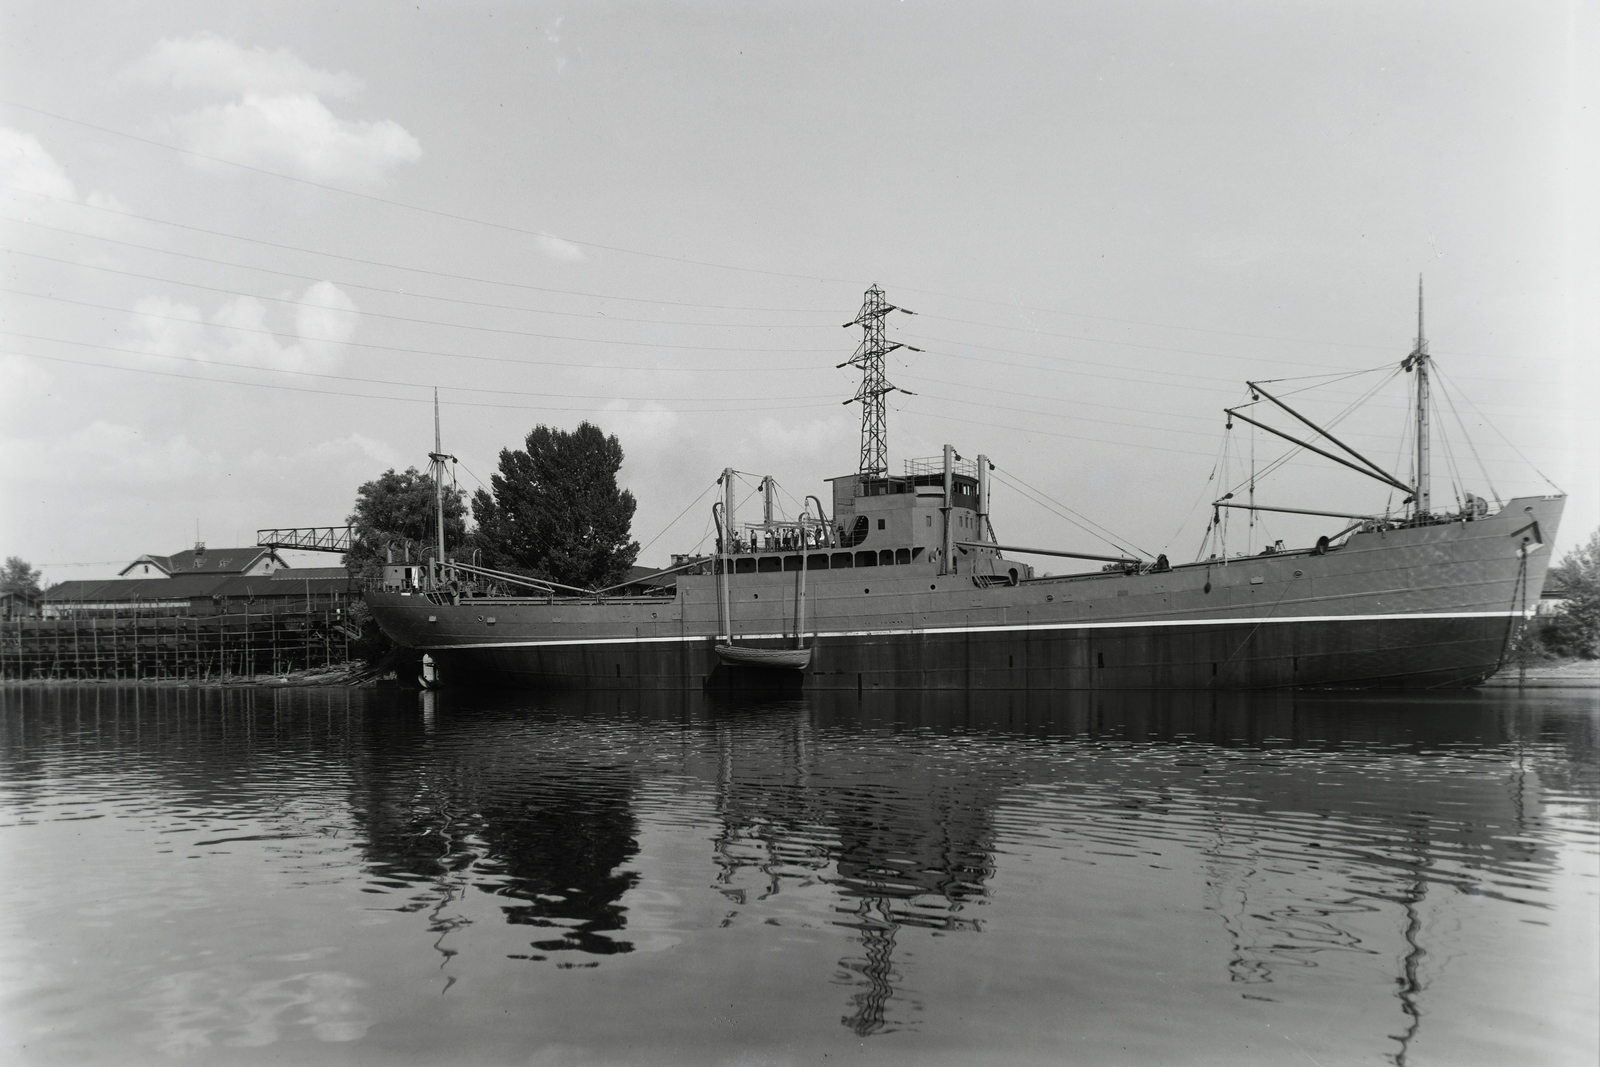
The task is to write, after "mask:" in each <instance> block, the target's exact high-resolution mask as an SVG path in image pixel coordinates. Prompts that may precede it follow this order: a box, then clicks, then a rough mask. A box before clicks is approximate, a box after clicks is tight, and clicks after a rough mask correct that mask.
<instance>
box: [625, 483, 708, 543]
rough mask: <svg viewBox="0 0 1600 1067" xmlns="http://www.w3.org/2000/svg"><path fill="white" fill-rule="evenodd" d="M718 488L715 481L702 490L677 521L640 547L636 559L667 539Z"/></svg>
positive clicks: (680, 513)
mask: <svg viewBox="0 0 1600 1067" xmlns="http://www.w3.org/2000/svg"><path fill="white" fill-rule="evenodd" d="M716 487H717V483H716V482H715V481H713V482H712V483H711V484H710V485H708V486H706V487H705V488H704V489H702V490H700V495H699V496H697V497H695V498H694V499H693V500H691V501H689V506H688V507H686V508H684V509H683V510H682V511H680V512H678V517H677V518H676V519H673V520H672V521H671V522H669V523H667V524H666V525H665V526H663V527H662V528H661V532H660V533H658V534H656V535H655V536H654V537H652V538H650V540H649V541H647V542H646V543H645V544H644V545H643V546H641V547H640V549H639V551H638V553H637V555H636V557H635V558H637V556H642V555H644V553H645V552H646V551H647V550H648V549H649V548H650V546H651V545H653V544H655V543H656V542H657V541H659V540H661V539H662V538H663V537H665V536H666V534H667V531H668V530H670V529H672V528H673V527H674V526H676V525H678V522H679V520H680V519H682V518H683V517H684V516H685V515H687V514H689V511H690V510H691V509H692V508H693V507H694V506H695V505H696V504H698V503H700V501H702V500H704V499H705V497H706V494H707V493H709V492H711V490H713V489H715V488H716ZM701 540H702V541H704V540H705V538H703V537H702V538H701ZM696 547H698V546H696Z"/></svg>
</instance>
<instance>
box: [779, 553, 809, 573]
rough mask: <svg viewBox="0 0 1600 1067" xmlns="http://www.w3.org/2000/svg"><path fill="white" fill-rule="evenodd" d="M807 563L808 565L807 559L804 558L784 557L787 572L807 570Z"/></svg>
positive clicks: (784, 567)
mask: <svg viewBox="0 0 1600 1067" xmlns="http://www.w3.org/2000/svg"><path fill="white" fill-rule="evenodd" d="M805 563H806V558H805V557H804V556H784V557H783V569H784V570H786V571H798V570H803V569H804V568H805Z"/></svg>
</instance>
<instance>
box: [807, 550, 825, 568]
mask: <svg viewBox="0 0 1600 1067" xmlns="http://www.w3.org/2000/svg"><path fill="white" fill-rule="evenodd" d="M827 569H828V557H827V556H825V555H823V554H822V553H820V552H819V553H817V554H816V555H815V556H807V557H806V570H808V571H825V570H827Z"/></svg>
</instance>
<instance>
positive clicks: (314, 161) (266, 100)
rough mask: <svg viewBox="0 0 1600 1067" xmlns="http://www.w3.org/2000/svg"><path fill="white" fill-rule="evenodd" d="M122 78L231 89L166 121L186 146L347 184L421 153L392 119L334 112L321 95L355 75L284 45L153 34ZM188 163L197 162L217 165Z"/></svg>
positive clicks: (338, 89) (357, 86) (343, 87)
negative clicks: (271, 47) (152, 42)
mask: <svg viewBox="0 0 1600 1067" xmlns="http://www.w3.org/2000/svg"><path fill="white" fill-rule="evenodd" d="M127 76H128V77H130V78H132V79H135V80H138V81H143V82H147V83H150V84H154V85H163V86H171V87H173V88H177V89H197V90H201V91H206V92H211V93H222V94H227V95H229V96H232V97H233V99H230V100H226V101H219V102H213V103H208V104H206V105H204V106H202V107H200V108H198V109H196V110H194V111H191V112H189V113H188V114H185V115H180V116H178V117H177V118H175V119H173V120H172V126H173V128H174V130H175V131H176V132H177V134H178V136H179V139H180V140H181V141H182V142H183V144H184V146H185V147H186V148H188V149H190V150H191V151H193V152H196V153H199V154H201V155H205V156H215V157H217V158H219V159H226V160H229V161H231V162H235V163H244V164H247V165H250V166H256V167H261V168H263V169H267V170H278V171H284V172H286V173H289V174H292V175H295V176H297V177H301V178H308V179H311V180H313V181H331V182H341V183H354V184H365V183H373V182H378V181H381V180H382V179H383V177H384V176H385V175H386V174H387V173H388V172H389V170H390V169H391V168H393V167H395V166H398V165H399V164H401V163H409V162H412V161H414V160H416V159H419V158H421V156H422V146H421V145H420V144H419V143H418V142H417V139H416V138H415V137H413V136H412V135H411V134H410V133H409V132H408V131H407V130H406V129H405V128H404V127H403V126H401V125H400V124H399V123H397V122H395V121H393V120H391V119H380V120H377V121H372V122H369V121H366V120H360V119H344V118H340V117H339V116H337V115H335V114H334V113H333V112H332V111H331V110H329V109H328V106H327V105H326V104H325V103H323V101H322V97H323V96H341V97H343V96H350V95H352V94H354V93H356V92H359V91H360V90H361V89H362V88H363V86H362V83H361V81H360V79H358V78H356V77H354V76H353V75H350V74H347V73H339V74H333V73H330V72H329V71H325V70H318V69H316V68H314V67H312V66H310V65H308V64H307V63H305V62H304V61H303V60H301V59H300V58H299V57H297V56H295V55H294V54H292V53H291V52H289V51H287V50H285V49H278V50H277V51H273V52H269V51H267V50H266V49H264V48H244V47H242V46H240V45H238V44H235V43H234V42H232V41H229V40H226V39H225V38H222V37H218V36H216V35H215V34H199V35H197V36H194V37H189V38H183V39H176V40H165V41H162V42H160V43H159V44H157V45H156V46H155V48H153V49H152V50H151V52H150V54H149V55H147V56H145V57H144V59H142V60H140V61H139V62H138V63H137V64H135V65H134V66H133V67H132V68H131V69H130V70H129V71H128V74H127ZM189 162H190V164H191V165H192V166H195V167H197V168H200V169H203V170H215V169H217V168H218V167H219V166H220V165H219V164H217V163H214V162H211V161H209V160H205V159H197V158H191V159H190V160H189Z"/></svg>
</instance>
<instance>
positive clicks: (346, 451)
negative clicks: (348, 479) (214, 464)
mask: <svg viewBox="0 0 1600 1067" xmlns="http://www.w3.org/2000/svg"><path fill="white" fill-rule="evenodd" d="M415 465H416V457H415V456H408V455H405V454H402V453H401V452H400V451H399V450H397V449H395V448H394V447H393V446H391V445H390V444H388V443H387V442H385V441H379V440H376V439H374V438H371V437H368V436H366V435H365V434H360V433H355V432H353V431H352V432H351V433H348V434H345V435H344V436H343V437H335V438H332V439H330V440H327V441H318V442H317V443H315V444H311V445H307V446H305V447H303V448H299V449H295V450H294V451H292V452H287V453H277V452H268V451H265V450H263V449H256V450H255V451H253V452H251V453H250V454H249V455H247V456H245V457H244V459H243V460H241V461H240V463H239V466H240V467H241V468H242V469H244V470H248V471H252V472H254V473H256V474H262V475H277V476H283V474H284V472H285V471H303V470H308V469H315V470H319V471H324V472H328V471H350V472H356V474H357V475H361V474H364V473H365V472H368V471H378V470H384V469H386V468H390V467H406V466H415Z"/></svg>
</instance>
